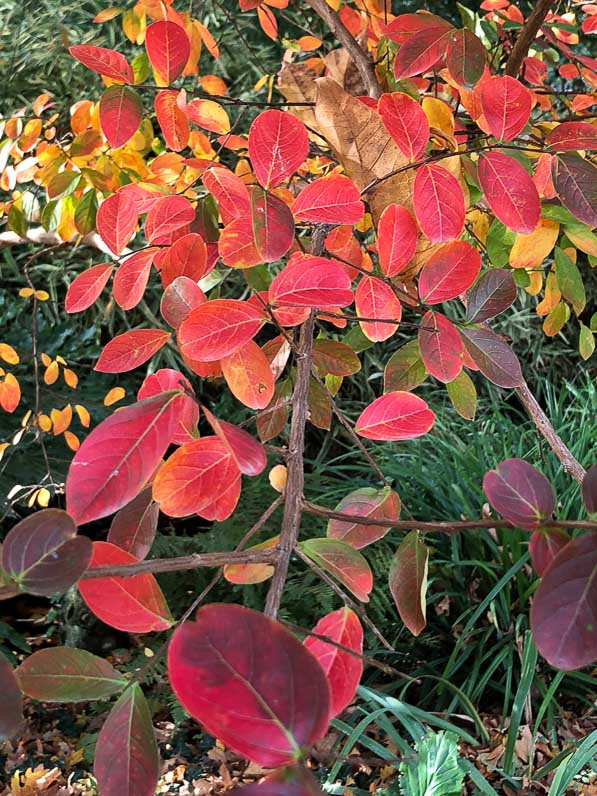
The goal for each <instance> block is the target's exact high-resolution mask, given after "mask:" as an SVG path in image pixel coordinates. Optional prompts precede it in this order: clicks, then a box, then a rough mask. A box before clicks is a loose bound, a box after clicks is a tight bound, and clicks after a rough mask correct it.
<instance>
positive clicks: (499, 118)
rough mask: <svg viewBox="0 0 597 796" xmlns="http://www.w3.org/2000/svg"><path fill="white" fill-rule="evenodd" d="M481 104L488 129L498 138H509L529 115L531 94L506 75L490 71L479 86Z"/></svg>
mask: <svg viewBox="0 0 597 796" xmlns="http://www.w3.org/2000/svg"><path fill="white" fill-rule="evenodd" d="M480 93H481V108H482V109H483V114H484V115H485V119H486V120H487V126H488V127H489V131H490V133H491V134H492V135H493V136H495V137H496V138H499V139H500V141H512V139H513V138H516V136H517V135H518V134H519V133H520V132H521V131H522V130H523V129H524V127H525V126H526V123H527V122H528V120H529V117H530V115H531V108H532V107H533V95H532V94H531V92H530V91H529V89H528V88H527V87H526V86H523V85H522V83H521V82H520V81H519V80H517V79H516V78H515V77H510V75H504V76H503V77H499V76H497V75H494V76H493V77H490V78H488V79H487V80H485V81H483V84H482V85H481V87H480Z"/></svg>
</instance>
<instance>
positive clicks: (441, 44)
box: [394, 25, 453, 80]
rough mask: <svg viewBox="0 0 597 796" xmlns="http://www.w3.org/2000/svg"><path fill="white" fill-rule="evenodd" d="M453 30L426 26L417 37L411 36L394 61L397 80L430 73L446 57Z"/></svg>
mask: <svg viewBox="0 0 597 796" xmlns="http://www.w3.org/2000/svg"><path fill="white" fill-rule="evenodd" d="M452 30H453V28H452V27H451V26H449V27H447V28H446V27H444V26H443V25H442V26H429V27H427V26H426V27H424V28H422V29H421V30H420V31H418V32H417V34H416V35H413V36H410V37H409V38H408V39H407V41H405V43H404V44H403V45H402V46H401V47H400V49H399V50H398V53H397V54H396V58H395V59H394V77H395V78H396V80H404V78H405V77H413V76H414V75H420V74H424V73H425V72H427V71H429V69H431V67H432V66H434V65H435V64H436V63H437V62H438V61H439V59H440V58H442V56H443V55H444V53H445V51H446V47H447V46H448V42H449V40H450V35H451V34H450V32H451V31H452Z"/></svg>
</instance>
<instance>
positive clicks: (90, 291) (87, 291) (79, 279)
mask: <svg viewBox="0 0 597 796" xmlns="http://www.w3.org/2000/svg"><path fill="white" fill-rule="evenodd" d="M113 270H114V266H112V265H110V264H109V263H100V264H99V265H93V266H91V268H88V269H87V270H86V271H83V273H81V274H79V275H78V276H76V277H75V278H74V279H73V281H72V282H71V283H70V285H69V286H68V290H67V291H66V299H65V302H64V309H65V310H66V311H67V312H69V313H72V312H83V310H86V309H87V308H88V307H91V305H92V304H94V303H95V301H97V299H98V298H99V296H100V295H101V292H102V290H103V289H104V288H105V286H106V285H107V284H108V280H109V279H110V276H111V274H112V271H113Z"/></svg>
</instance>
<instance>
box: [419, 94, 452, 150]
mask: <svg viewBox="0 0 597 796" xmlns="http://www.w3.org/2000/svg"><path fill="white" fill-rule="evenodd" d="M422 108H423V112H424V113H425V116H426V117H427V121H428V122H429V126H430V127H435V129H436V130H440V131H441V132H442V133H443V134H444V135H445V136H447V137H448V138H449V139H450V140H453V138H454V115H453V113H452V111H451V110H450V107H449V106H448V105H447V104H446V103H445V102H444V101H443V100H440V99H436V98H435V97H425V98H424V99H423V102H422Z"/></svg>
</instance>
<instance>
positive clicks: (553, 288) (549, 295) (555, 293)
mask: <svg viewBox="0 0 597 796" xmlns="http://www.w3.org/2000/svg"><path fill="white" fill-rule="evenodd" d="M561 298H562V294H561V293H560V290H559V288H558V280H557V279H556V275H555V273H554V272H553V271H550V272H549V273H548V274H547V279H546V280H545V296H544V298H543V301H540V302H539V304H537V308H536V312H537V315H539V316H540V317H542V318H543V317H545V316H546V315H548V314H549V313H550V312H551V311H552V310H553V308H554V307H555V306H557V305H558V304H559V303H560V300H561Z"/></svg>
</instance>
